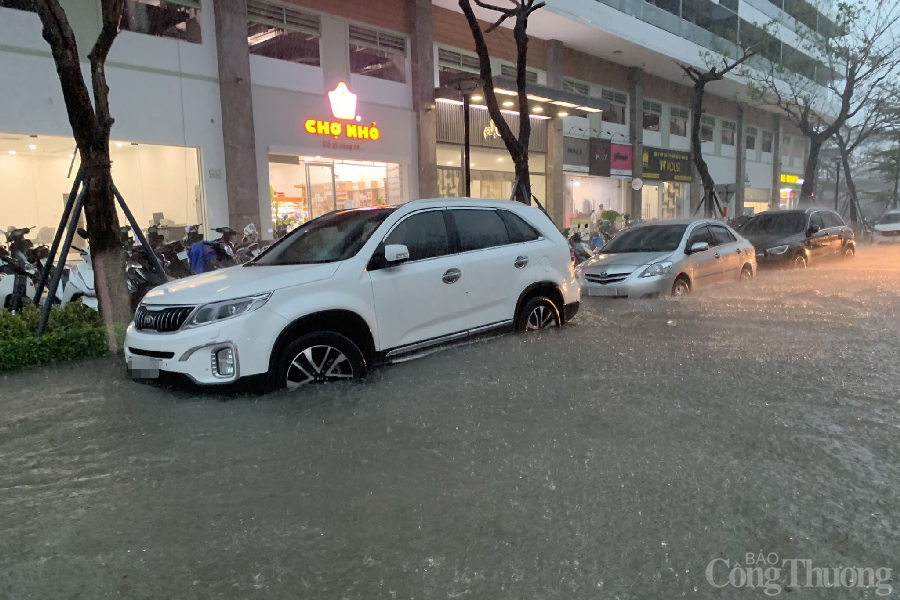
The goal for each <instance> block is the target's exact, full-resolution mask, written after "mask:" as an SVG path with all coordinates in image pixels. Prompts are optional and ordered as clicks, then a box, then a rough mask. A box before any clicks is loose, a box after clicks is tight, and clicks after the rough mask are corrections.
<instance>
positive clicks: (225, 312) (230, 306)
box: [184, 292, 272, 328]
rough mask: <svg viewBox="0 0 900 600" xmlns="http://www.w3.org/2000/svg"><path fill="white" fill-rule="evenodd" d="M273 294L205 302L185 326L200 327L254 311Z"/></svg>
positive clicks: (267, 293)
mask: <svg viewBox="0 0 900 600" xmlns="http://www.w3.org/2000/svg"><path fill="white" fill-rule="evenodd" d="M271 296H272V292H266V293H265V294H255V295H253V296H247V297H245V298H237V299H235V300H224V301H222V302H213V303H211V304H204V305H202V306H201V307H200V308H198V309H197V310H195V311H194V314H193V315H191V318H190V319H189V320H188V322H187V323H185V325H184V327H185V328H188V327H199V326H201V325H207V324H209V323H215V322H216V321H224V320H225V319H231V318H233V317H239V316H240V315H244V314H247V313H249V312H253V311H254V310H256V309H257V308H260V307H261V306H263V305H264V304H265V303H266V302H268V300H269V298H270V297H271Z"/></svg>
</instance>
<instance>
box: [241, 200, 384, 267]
mask: <svg viewBox="0 0 900 600" xmlns="http://www.w3.org/2000/svg"><path fill="white" fill-rule="evenodd" d="M394 210H395V209H394V208H371V209H361V210H342V211H335V212H330V213H328V214H327V215H322V216H321V217H318V218H316V219H313V220H312V221H310V222H308V223H305V224H303V225H301V226H300V227H298V228H297V229H296V230H294V231H292V232H291V233H290V234H288V235H287V236H285V237H284V238H282V239H281V240H280V241H279V242H278V243H276V244H275V245H273V246H272V247H271V248H269V249H268V250H267V251H266V252H264V253H263V254H261V255H260V256H259V258H257V259H256V260H255V261H253V262H252V263H250V264H252V265H260V266H275V265H309V264H318V263H330V262H337V261H341V260H347V259H348V258H351V257H353V256H355V255H356V253H357V252H359V251H360V249H361V248H362V247H363V245H364V244H365V243H366V242H367V241H368V240H369V238H370V237H372V233H374V232H375V230H376V229H377V228H378V226H379V225H381V224H382V223H383V222H384V220H385V219H386V218H388V215H390V214H391V213H392V212H394Z"/></svg>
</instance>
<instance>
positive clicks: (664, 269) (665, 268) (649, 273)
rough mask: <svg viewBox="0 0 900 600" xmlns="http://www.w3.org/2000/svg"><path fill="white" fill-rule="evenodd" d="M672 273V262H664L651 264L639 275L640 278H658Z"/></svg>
mask: <svg viewBox="0 0 900 600" xmlns="http://www.w3.org/2000/svg"><path fill="white" fill-rule="evenodd" d="M671 271H672V262H671V261H668V260H664V261H663V262H658V263H653V264H652V265H650V266H649V267H647V268H646V269H644V272H643V273H641V277H658V276H660V275H668V274H669V273H670V272H671Z"/></svg>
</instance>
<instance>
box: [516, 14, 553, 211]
mask: <svg viewBox="0 0 900 600" xmlns="http://www.w3.org/2000/svg"><path fill="white" fill-rule="evenodd" d="M527 27H528V19H527V16H526V17H525V18H517V19H516V25H515V27H513V35H514V37H515V39H516V91H517V92H518V95H519V137H518V143H519V157H518V158H517V159H516V175H517V176H518V177H519V187H518V189H517V190H516V200H517V201H518V202H521V203H523V204H531V176H530V174H529V168H528V146H529V145H530V143H531V117H530V116H529V113H528V80H527V69H526V65H527V62H528V33H527V31H526V29H527ZM544 200H545V201H546V198H545V199H544Z"/></svg>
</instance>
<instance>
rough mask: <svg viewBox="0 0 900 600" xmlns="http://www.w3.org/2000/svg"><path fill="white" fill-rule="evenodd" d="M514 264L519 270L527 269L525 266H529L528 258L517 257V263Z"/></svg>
mask: <svg viewBox="0 0 900 600" xmlns="http://www.w3.org/2000/svg"><path fill="white" fill-rule="evenodd" d="M513 264H514V265H515V266H516V268H517V269H522V268H524V267H525V265H527V264H528V257H527V256H517V257H516V261H515V262H514V263H513Z"/></svg>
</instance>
